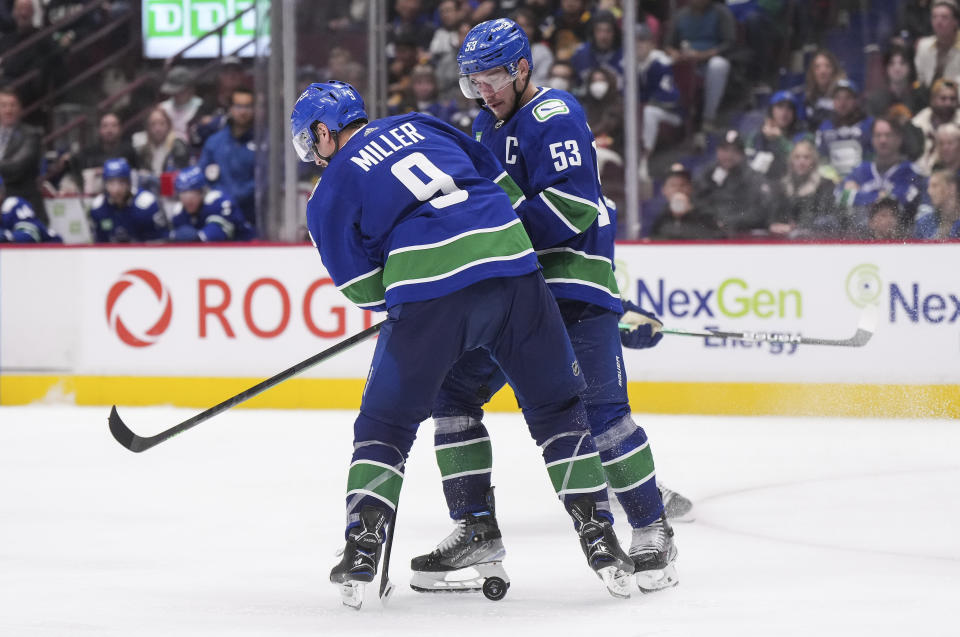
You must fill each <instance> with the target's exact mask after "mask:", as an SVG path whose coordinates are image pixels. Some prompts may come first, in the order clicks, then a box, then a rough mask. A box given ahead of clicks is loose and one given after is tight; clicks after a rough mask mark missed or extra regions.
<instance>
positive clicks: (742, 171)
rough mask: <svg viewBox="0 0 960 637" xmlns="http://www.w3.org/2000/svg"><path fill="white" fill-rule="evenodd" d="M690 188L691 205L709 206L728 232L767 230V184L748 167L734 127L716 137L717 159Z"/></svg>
mask: <svg viewBox="0 0 960 637" xmlns="http://www.w3.org/2000/svg"><path fill="white" fill-rule="evenodd" d="M693 188H694V189H693V201H694V207H695V208H699V209H701V210H709V211H710V212H711V214H713V215H714V216H715V217H716V219H717V223H718V224H719V226H720V229H721V230H723V231H724V233H725V234H726V235H727V236H730V237H735V236H740V235H744V234H757V233H758V232H760V231H762V232H764V233H765V232H766V230H767V227H768V225H769V222H768V220H767V217H768V215H769V210H770V206H771V204H772V192H771V190H770V185H769V184H768V183H767V181H766V179H764V177H763V175H761V174H760V173H758V172H756V171H755V170H753V169H752V168H750V164H749V163H747V160H746V153H745V150H744V145H743V138H742V137H741V136H740V133H738V132H737V131H736V130H728V131H727V132H726V133H725V134H724V136H723V137H722V138H721V139H720V140H719V142H718V143H717V158H716V160H715V161H713V162H711V163H710V164H708V165H707V166H706V167H705V169H704V170H703V172H702V173H701V174H700V175H699V176H698V177H697V178H696V179H695V180H694V182H693Z"/></svg>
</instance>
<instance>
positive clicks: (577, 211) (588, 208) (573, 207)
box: [540, 188, 599, 233]
mask: <svg viewBox="0 0 960 637" xmlns="http://www.w3.org/2000/svg"><path fill="white" fill-rule="evenodd" d="M540 196H541V197H543V198H544V199H545V200H546V202H547V204H549V205H550V207H551V208H552V209H553V210H554V212H556V213H557V214H559V215H560V216H561V217H563V219H564V220H565V221H566V222H567V224H569V225H570V226H571V227H573V228H576V230H577V232H578V233H579V232H584V231H585V230H586V229H587V228H589V227H590V226H591V224H593V222H594V220H596V218H597V215H598V214H599V211H598V210H597V204H595V203H590V202H589V201H587V200H586V199H581V198H580V197H574V196H573V195H568V194H566V193H563V192H560V191H559V190H556V189H555V188H547V189H546V190H544V191H543V192H541V193H540Z"/></svg>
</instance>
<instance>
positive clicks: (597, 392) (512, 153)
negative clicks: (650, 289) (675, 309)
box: [411, 19, 677, 592]
mask: <svg viewBox="0 0 960 637" xmlns="http://www.w3.org/2000/svg"><path fill="white" fill-rule="evenodd" d="M457 62H458V63H459V65H460V87H461V90H462V91H463V94H464V95H465V96H466V97H469V98H475V99H478V100H480V101H481V102H482V104H483V107H484V108H483V110H482V111H481V113H480V115H478V116H477V119H476V121H475V122H474V126H473V133H474V137H475V138H476V139H477V140H478V141H479V142H480V143H481V144H483V145H484V146H485V147H487V148H489V149H490V150H491V151H492V152H493V153H494V154H495V155H496V156H497V158H498V159H500V161H501V162H502V163H503V166H504V168H505V169H506V171H507V174H508V175H509V176H510V177H511V178H512V182H511V181H507V180H506V179H503V180H501V182H500V183H501V184H502V185H503V186H504V189H505V190H506V191H507V193H508V194H510V196H511V200H512V202H513V206H514V209H515V210H516V211H517V214H518V215H519V216H520V218H521V219H522V220H523V225H524V226H525V227H526V229H527V232H528V233H529V235H530V239H531V241H532V243H533V247H534V249H535V250H536V252H537V257H538V258H539V260H540V263H541V265H542V266H543V274H544V278H545V279H546V281H547V284H548V285H549V286H550V290H551V291H552V292H553V294H554V296H555V297H556V299H557V303H558V305H559V308H560V313H561V316H562V317H563V320H564V323H565V324H566V327H567V333H568V334H569V336H570V341H571V343H572V345H573V348H574V352H575V353H576V355H577V360H578V362H579V364H580V368H581V370H582V372H583V375H584V379H585V380H586V383H587V386H586V389H585V390H584V393H583V394H582V398H583V401H584V403H585V405H586V411H587V416H588V418H589V425H590V432H591V434H592V437H593V440H594V442H595V445H596V447H597V450H598V452H599V457H600V460H601V461H602V463H603V467H604V471H605V472H606V476H607V481H608V482H609V483H610V487H611V489H612V491H613V492H614V493H615V494H616V496H617V499H618V500H619V501H620V503H621V504H622V505H623V508H624V510H625V511H626V513H627V518H628V520H629V522H630V524H631V526H632V527H633V529H634V531H633V541H632V545H631V548H630V555H631V557H633V559H634V562H635V566H636V571H637V585H638V586H639V588H640V589H641V590H643V591H651V590H657V589H661V588H665V587H668V586H673V585H674V584H676V583H677V575H676V571H675V569H674V567H673V562H674V559H675V557H676V549H675V547H674V544H673V538H672V536H673V531H672V529H671V527H670V525H669V524H668V523H667V521H666V518H665V517H664V516H663V512H664V506H663V502H662V499H661V495H660V493H659V491H658V489H657V483H656V478H655V472H654V464H653V455H652V453H651V450H650V446H649V443H648V442H647V437H646V433H645V432H644V431H643V429H642V428H640V427H638V426H637V425H636V423H634V421H633V419H632V418H631V417H630V405H629V403H628V401H627V382H626V373H625V370H624V368H623V353H622V350H621V340H620V333H619V329H618V322H619V321H620V320H621V319H620V315H621V314H622V313H623V307H622V304H621V301H620V295H619V291H618V289H617V283H616V280H615V278H614V274H613V250H614V238H615V232H616V222H615V219H614V218H612V217H611V214H610V211H609V210H608V208H607V206H606V205H605V203H604V198H603V195H602V193H601V190H600V179H599V175H598V173H597V161H596V152H595V149H594V145H593V134H592V133H591V132H590V129H589V127H588V126H587V121H586V117H585V115H584V112H583V110H582V109H581V107H580V105H579V104H578V103H577V101H576V99H575V98H574V97H573V96H572V95H570V94H569V93H566V92H564V91H560V90H556V89H549V88H537V87H536V86H534V85H533V84H531V83H530V71H531V70H532V65H533V58H532V56H531V54H530V44H529V42H528V40H527V37H526V35H525V34H524V33H523V31H522V29H520V27H519V26H517V24H516V23H515V22H513V21H511V20H507V19H498V20H491V21H488V22H483V23H481V24H479V25H477V26H475V27H474V28H473V29H472V30H471V31H470V33H468V34H467V37H466V38H465V39H464V42H463V45H462V46H461V48H460V52H459V55H458V56H457ZM514 184H515V185H516V187H514ZM635 309H636V311H637V313H636V316H637V317H641V314H643V313H642V310H639V308H635ZM631 314H632V313H631ZM646 316H647V318H646V319H645V320H646V321H647V322H648V324H647V325H645V326H643V327H644V328H645V329H646V330H647V331H646V335H645V337H644V338H636V339H634V340H633V341H632V342H631V345H632V346H640V347H650V346H653V345H656V343H657V341H658V340H659V337H660V335H659V334H655V333H654V331H653V326H652V325H651V324H650V323H652V322H654V321H656V318H655V317H653V316H652V315H646ZM641 318H642V317H641ZM656 324H657V325H659V321H656ZM507 376H509V373H508V374H507ZM507 381H508V379H507V378H506V377H505V376H504V374H503V373H502V370H501V369H500V368H499V366H498V365H497V361H495V360H492V359H491V357H490V356H488V355H487V353H486V352H483V351H479V350H478V351H473V352H470V353H468V354H467V355H466V356H464V357H463V358H461V359H460V360H459V361H458V362H457V364H456V365H455V366H454V368H453V369H452V370H451V372H450V374H449V375H448V377H447V378H446V379H445V381H444V384H443V386H442V387H441V390H440V395H439V398H438V400H437V402H436V404H435V405H434V409H433V416H434V419H435V423H436V428H435V433H434V443H435V449H436V455H437V461H438V464H439V465H440V473H441V476H442V478H443V490H444V495H445V497H446V500H447V506H448V509H449V511H450V517H451V518H453V520H455V521H456V522H457V528H456V529H455V530H454V532H453V533H452V534H451V535H450V537H448V538H447V539H445V540H444V541H443V542H441V543H440V544H439V545H438V547H437V549H436V550H434V551H433V552H432V553H430V554H426V555H422V556H419V557H416V558H414V560H413V562H412V564H411V568H412V570H413V572H414V576H413V580H412V582H411V585H412V586H413V587H414V589H416V590H420V591H428V592H434V591H441V590H449V589H450V587H451V586H453V584H451V582H453V581H454V580H458V579H459V578H460V577H461V574H462V573H463V572H466V571H468V570H469V569H471V568H476V567H477V565H478V564H486V563H487V562H489V561H496V562H497V563H499V560H501V559H502V558H503V553H504V547H503V543H502V541H501V539H500V532H499V528H498V526H497V522H496V519H495V516H494V510H493V502H492V497H490V494H491V471H492V466H493V462H492V455H491V445H490V439H489V434H488V432H487V429H486V427H485V426H484V425H483V423H482V420H481V419H482V417H483V406H484V404H485V403H486V402H487V401H488V400H489V399H490V396H491V395H492V394H493V393H494V392H496V391H497V390H498V389H499V388H500V387H502V386H503V385H504V384H505V383H506V382H507ZM553 477H554V487H555V488H557V489H558V491H560V492H561V493H570V492H575V491H576V490H577V489H579V488H580V486H581V485H580V476H579V474H578V472H577V470H576V467H574V468H573V471H570V472H566V473H557V474H553ZM595 515H596V517H597V519H604V520H607V521H612V514H611V513H610V511H609V507H608V505H607V502H601V506H600V507H599V509H598V510H597V511H596V512H595ZM478 536H487V537H492V538H494V539H493V540H491V541H489V542H486V541H485V542H479V541H477V539H476V538H477V537H478ZM584 550H585V551H586V550H587V547H586V546H585V547H584Z"/></svg>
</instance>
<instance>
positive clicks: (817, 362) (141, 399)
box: [0, 243, 960, 417]
mask: <svg viewBox="0 0 960 637" xmlns="http://www.w3.org/2000/svg"><path fill="white" fill-rule="evenodd" d="M616 264H617V278H618V283H619V285H620V287H621V291H622V293H623V294H624V295H625V296H627V297H629V298H631V299H633V300H635V301H639V302H640V304H641V305H642V306H643V307H645V308H646V309H649V310H653V311H655V312H656V313H657V314H658V315H659V316H661V317H662V318H663V320H664V323H665V324H666V325H667V326H668V327H673V328H681V329H686V330H705V329H710V328H719V329H721V330H727V331H783V332H790V333H796V332H799V333H802V334H803V335H804V336H810V337H823V338H837V339H843V338H847V337H849V336H852V335H853V333H854V331H855V330H856V327H857V324H858V321H859V320H860V318H861V317H862V316H863V313H864V311H865V308H869V307H874V306H875V307H876V308H877V310H878V314H879V322H878V324H877V327H876V333H875V335H874V337H873V338H872V339H871V341H870V342H869V343H868V344H867V345H866V346H865V347H862V348H839V347H817V346H802V345H800V346H798V345H792V344H781V343H750V342H744V341H738V340H731V339H721V338H709V339H703V338H691V337H684V336H676V335H667V336H665V337H664V340H663V342H662V343H661V344H660V345H659V346H658V347H657V348H655V349H653V350H646V351H627V352H625V354H624V358H625V360H624V361H622V362H621V361H614V362H612V364H614V365H620V366H621V367H620V371H621V377H622V378H623V379H624V382H626V381H627V379H629V389H630V392H631V400H632V403H633V406H634V409H635V410H637V411H641V412H650V413H705V414H804V415H865V416H866V415H869V416H910V417H917V416H920V417H922V416H935V417H958V416H960V276H958V274H957V273H958V272H960V244H958V243H952V244H910V245H897V244H880V245H876V244H872V245H871V244H831V245H823V244H802V245H780V244H737V245H730V244H695V245H694V244H669V245H660V244H623V245H620V246H618V249H617V263H616ZM380 318H381V317H379V316H376V315H373V314H370V313H368V312H363V311H361V310H358V309H356V308H353V307H351V306H350V305H349V304H348V303H347V302H346V300H345V299H344V298H343V297H342V295H341V294H340V293H339V292H338V291H337V290H336V288H335V286H334V285H333V282H332V281H331V280H330V279H329V277H327V275H326V273H325V271H324V270H323V267H322V264H321V262H320V259H319V257H318V256H317V254H316V252H315V250H314V249H313V248H312V247H309V246H281V245H260V246H241V247H234V246H213V247H211V246H187V247H179V246H178V247H172V246H149V247H143V246H140V247H52V248H46V247H27V248H17V247H4V248H3V249H0V372H2V375H0V404H27V403H30V402H34V401H40V400H44V399H46V400H73V401H75V402H76V403H77V404H114V403H116V404H125V405H134V404H136V405H152V404H166V405H177V406H189V407H207V406H209V405H211V404H214V403H216V402H219V401H220V400H222V399H224V398H226V397H228V396H229V395H231V394H233V393H236V392H239V391H241V390H243V389H245V388H246V387H248V386H250V385H252V384H254V383H256V382H258V381H259V380H262V379H263V378H265V377H267V376H270V375H273V374H275V373H277V372H278V371H280V370H282V369H285V368H287V367H289V366H291V365H293V364H295V363H297V362H299V361H301V360H303V359H305V358H307V357H308V356H310V355H312V354H314V353H316V352H318V351H321V350H323V349H326V348H327V347H330V346H331V345H333V344H335V343H337V342H338V341H340V340H342V339H343V338H345V337H347V336H349V335H351V334H353V333H356V332H358V331H360V330H362V329H363V328H364V327H367V326H369V325H370V324H371V322H373V321H377V320H380ZM373 347H374V343H373V342H372V341H371V342H367V343H364V344H362V345H359V346H357V347H356V348H354V349H352V350H350V351H349V352H348V353H346V354H342V355H340V356H338V357H336V358H334V359H332V360H330V361H327V362H325V363H323V364H321V365H318V366H317V367H315V368H313V369H311V370H309V371H307V372H305V373H304V374H303V375H302V376H300V377H298V378H296V379H293V380H291V381H288V382H286V383H284V384H282V385H280V386H278V387H276V388H274V389H272V390H270V391H269V392H267V393H265V394H263V395H262V396H260V397H258V398H256V399H254V400H253V401H251V402H250V403H249V405H250V406H260V407H289V408H348V409H349V408H356V407H357V406H358V405H359V400H360V395H361V392H362V388H363V379H364V378H365V377H366V374H367V368H368V365H369V362H370V358H371V355H372V352H373ZM425 355H429V353H428V352H425ZM492 408H493V409H498V410H510V409H516V403H515V400H514V399H513V397H512V396H511V395H510V394H509V392H501V394H499V395H498V396H497V397H495V399H494V402H493V404H492Z"/></svg>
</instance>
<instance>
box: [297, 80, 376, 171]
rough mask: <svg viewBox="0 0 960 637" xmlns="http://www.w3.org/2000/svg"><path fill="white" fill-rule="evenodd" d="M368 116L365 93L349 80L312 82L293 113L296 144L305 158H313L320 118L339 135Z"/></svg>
mask: <svg viewBox="0 0 960 637" xmlns="http://www.w3.org/2000/svg"><path fill="white" fill-rule="evenodd" d="M361 119H362V120H365V121H366V120H367V112H366V110H364V106H363V97H361V96H360V93H358V92H357V89H355V88H353V87H352V86H350V85H349V84H347V83H346V82H339V81H337V80H330V81H329V82H316V83H314V84H311V85H310V86H308V87H307V88H306V90H304V91H303V93H301V94H300V97H299V98H298V99H297V103H296V104H295V105H294V107H293V112H292V113H291V114H290V135H291V137H292V138H293V147H294V149H295V150H296V151H297V155H298V156H299V157H300V159H301V160H302V161H305V162H308V163H309V162H313V160H314V157H315V154H314V145H315V144H316V143H317V141H318V140H317V137H316V134H315V133H314V132H313V129H314V126H315V125H316V124H317V123H318V122H319V123H321V124H323V125H324V126H326V127H327V128H328V129H330V132H331V133H333V134H334V135H336V134H337V133H339V132H340V131H342V130H343V129H344V128H346V127H347V126H348V125H349V124H352V123H353V122H356V121H357V120H361Z"/></svg>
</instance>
